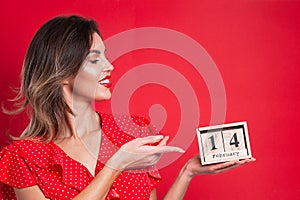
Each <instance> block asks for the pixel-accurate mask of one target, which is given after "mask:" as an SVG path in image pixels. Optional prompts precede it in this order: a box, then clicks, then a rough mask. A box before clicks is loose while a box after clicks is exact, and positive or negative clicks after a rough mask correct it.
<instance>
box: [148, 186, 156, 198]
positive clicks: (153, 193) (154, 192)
mask: <svg viewBox="0 0 300 200" xmlns="http://www.w3.org/2000/svg"><path fill="white" fill-rule="evenodd" d="M150 200H157V196H156V189H155V188H154V189H153V190H152V191H151V193H150Z"/></svg>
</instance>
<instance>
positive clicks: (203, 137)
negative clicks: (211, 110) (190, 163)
mask: <svg viewBox="0 0 300 200" xmlns="http://www.w3.org/2000/svg"><path fill="white" fill-rule="evenodd" d="M196 131H197V137H198V144H199V150H200V158H201V163H202V165H207V164H212V163H220V162H226V161H230V160H236V159H245V158H251V157H252V155H251V149H250V142H249V136H248V128H247V122H236V123H230V124H223V125H217V126H208V127H201V128H197V130H196Z"/></svg>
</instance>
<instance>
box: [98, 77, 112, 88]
mask: <svg viewBox="0 0 300 200" xmlns="http://www.w3.org/2000/svg"><path fill="white" fill-rule="evenodd" d="M98 83H99V84H100V85H103V86H104V87H106V88H110V87H111V86H112V84H111V82H110V76H106V77H104V78H103V79H101V80H100V81H98Z"/></svg>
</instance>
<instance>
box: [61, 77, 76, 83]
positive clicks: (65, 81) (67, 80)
mask: <svg viewBox="0 0 300 200" xmlns="http://www.w3.org/2000/svg"><path fill="white" fill-rule="evenodd" d="M73 79H74V78H73V77H69V78H66V79H65V80H63V82H62V84H63V85H70V84H72V82H73Z"/></svg>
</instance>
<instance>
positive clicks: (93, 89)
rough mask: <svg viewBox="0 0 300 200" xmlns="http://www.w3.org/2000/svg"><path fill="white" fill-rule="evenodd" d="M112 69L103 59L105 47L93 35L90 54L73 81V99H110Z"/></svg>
mask: <svg viewBox="0 0 300 200" xmlns="http://www.w3.org/2000/svg"><path fill="white" fill-rule="evenodd" d="M113 69H114V68H113V66H112V65H111V63H110V62H109V61H108V60H107V59H106V57H105V46H104V44H103V41H102V39H101V37H100V36H99V35H98V34H97V33H94V34H93V44H92V47H91V49H90V52H89V54H88V56H87V57H86V60H85V61H84V63H83V65H82V67H81V69H80V70H79V72H78V74H77V75H76V77H75V79H74V80H73V84H72V85H73V90H72V91H73V92H72V94H73V99H74V98H76V99H77V100H78V99H80V100H87V101H93V100H95V101H103V100H108V99H110V98H111V92H110V87H111V83H110V75H111V72H112V70H113Z"/></svg>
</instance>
